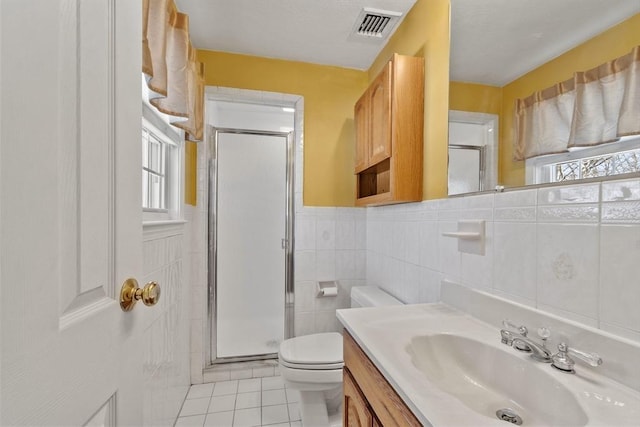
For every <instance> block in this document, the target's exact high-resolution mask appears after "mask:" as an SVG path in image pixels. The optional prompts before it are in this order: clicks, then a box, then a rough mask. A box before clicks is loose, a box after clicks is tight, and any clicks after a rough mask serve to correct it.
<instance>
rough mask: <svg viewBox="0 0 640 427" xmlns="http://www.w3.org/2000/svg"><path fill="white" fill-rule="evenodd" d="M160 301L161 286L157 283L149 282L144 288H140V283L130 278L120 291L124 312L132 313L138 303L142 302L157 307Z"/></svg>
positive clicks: (121, 306) (121, 305)
mask: <svg viewBox="0 0 640 427" xmlns="http://www.w3.org/2000/svg"><path fill="white" fill-rule="evenodd" d="M159 299H160V285H158V284H157V283H156V282H149V283H147V284H146V285H144V288H139V287H138V281H137V280H136V279H133V278H129V279H127V280H125V281H124V283H123V284H122V289H120V308H122V311H131V310H132V309H133V307H134V306H135V305H136V302H138V301H139V300H142V302H143V303H144V305H148V306H152V305H156V304H157V302H158V300H159Z"/></svg>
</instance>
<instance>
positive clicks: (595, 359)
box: [567, 347, 602, 368]
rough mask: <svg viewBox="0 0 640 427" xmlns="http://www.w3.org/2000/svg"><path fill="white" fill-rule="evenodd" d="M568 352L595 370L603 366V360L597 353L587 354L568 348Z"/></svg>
mask: <svg viewBox="0 0 640 427" xmlns="http://www.w3.org/2000/svg"><path fill="white" fill-rule="evenodd" d="M567 352H568V353H569V354H570V355H572V356H574V357H577V358H578V359H580V360H582V361H583V362H586V363H588V364H589V365H591V366H593V367H594V368H595V367H597V366H600V365H602V358H601V357H600V356H599V355H598V354H597V353H587V352H586V351H582V350H576V349H575V348H573V347H568V348H567Z"/></svg>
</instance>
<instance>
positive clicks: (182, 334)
mask: <svg viewBox="0 0 640 427" xmlns="http://www.w3.org/2000/svg"><path fill="white" fill-rule="evenodd" d="M188 244H189V242H188V239H187V238H185V234H184V226H183V225H179V226H171V227H169V228H168V229H167V228H164V229H159V228H158V227H152V228H148V227H147V228H145V230H144V243H143V260H144V267H143V268H144V270H143V271H144V274H145V276H144V278H143V280H142V283H146V282H148V281H151V280H154V281H156V282H158V283H159V284H160V287H161V289H162V297H161V298H160V302H159V303H158V305H157V306H155V307H153V308H152V309H151V310H154V311H155V312H154V313H153V314H154V320H153V321H152V322H151V323H150V325H149V327H148V329H147V330H146V331H145V333H144V334H143V336H144V337H145V341H144V343H143V346H144V370H143V382H144V401H143V416H144V418H143V421H144V424H145V425H153V426H163V425H173V423H174V421H175V419H176V417H177V415H178V413H179V412H180V406H181V405H182V401H183V400H184V397H185V395H186V393H187V391H188V390H189V386H190V385H191V382H190V381H189V317H188V312H189V310H188V304H189V303H190V299H189V291H190V289H189V286H188V283H189V281H188V278H187V276H188V269H185V265H188V262H189V261H188V256H185V249H184V248H185V247H186V246H188Z"/></svg>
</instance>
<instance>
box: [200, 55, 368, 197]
mask: <svg viewBox="0 0 640 427" xmlns="http://www.w3.org/2000/svg"><path fill="white" fill-rule="evenodd" d="M198 60H200V61H202V62H204V64H205V82H206V85H210V86H225V87H234V88H242V89H252V90H261V91H271V92H281V93H289V94H296V95H302V96H303V97H304V204H305V205H307V206H353V205H354V203H355V176H354V174H353V165H354V155H355V145H354V144H355V142H354V141H355V131H354V126H353V106H354V104H355V103H356V101H357V100H358V98H359V97H360V95H362V92H364V90H365V89H366V87H367V73H366V72H365V71H359V70H353V69H346V68H339V67H329V66H323V65H315V64H308V63H302V62H293V61H283V60H277V59H269V58H261V57H255V56H246V55H237V54H230V53H222V52H212V51H205V50H200V51H198Z"/></svg>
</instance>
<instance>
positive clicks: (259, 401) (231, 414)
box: [175, 376, 302, 427]
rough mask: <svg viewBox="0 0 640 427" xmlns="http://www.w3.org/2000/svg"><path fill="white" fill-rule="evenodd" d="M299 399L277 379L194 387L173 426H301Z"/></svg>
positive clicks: (278, 377) (253, 379) (254, 379)
mask: <svg viewBox="0 0 640 427" xmlns="http://www.w3.org/2000/svg"><path fill="white" fill-rule="evenodd" d="M299 399H300V395H299V393H298V392H297V391H295V390H291V389H288V388H286V387H285V386H284V382H283V381H282V377H280V376H277V377H265V378H251V379H245V380H231V381H221V382H217V383H209V384H198V385H193V386H191V388H190V389H189V393H188V394H187V398H186V399H185V401H184V404H183V405H182V410H181V411H180V415H179V416H178V419H177V421H176V424H175V425H176V427H182V426H200V427H202V426H208V427H253V426H271V427H302V423H301V422H300V412H299V410H298V401H299Z"/></svg>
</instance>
